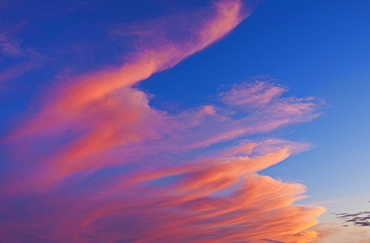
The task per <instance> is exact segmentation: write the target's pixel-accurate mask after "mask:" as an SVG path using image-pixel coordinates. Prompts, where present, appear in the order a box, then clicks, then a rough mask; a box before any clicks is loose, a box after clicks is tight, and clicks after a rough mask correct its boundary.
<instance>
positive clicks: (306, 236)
mask: <svg viewBox="0 0 370 243" xmlns="http://www.w3.org/2000/svg"><path fill="white" fill-rule="evenodd" d="M205 14H206V16H207V18H204V15H205ZM247 15H248V14H246V11H245V10H244V8H243V6H242V2H240V1H219V2H218V3H216V4H215V5H214V6H213V8H211V10H207V11H206V12H202V13H201V12H200V13H199V15H198V14H195V15H194V16H198V18H199V20H200V24H199V25H197V26H196V27H194V26H191V25H190V26H189V27H188V29H186V31H185V32H184V33H185V34H186V36H185V37H182V38H179V39H178V40H175V39H167V41H164V42H162V41H158V40H163V38H165V39H166V35H165V34H161V36H159V37H157V38H155V40H153V42H149V44H146V45H145V46H143V45H142V44H141V43H140V42H138V43H137V44H138V46H137V47H136V49H137V50H136V52H135V53H134V54H132V56H131V58H130V60H128V61H127V62H125V64H124V65H123V66H122V67H119V68H112V69H109V70H103V71H99V72H96V73H91V74H87V75H85V76H81V77H78V78H74V79H71V80H68V81H66V82H64V83H61V84H58V85H56V86H55V87H54V88H53V89H51V90H50V91H48V92H47V93H46V94H45V95H44V96H43V97H42V98H41V100H42V103H44V104H45V105H43V106H41V107H40V109H39V111H37V112H36V113H35V114H32V115H31V116H30V117H27V118H26V119H25V120H24V121H22V122H20V123H19V124H17V125H16V126H15V128H14V130H13V131H12V132H10V134H9V135H8V136H7V137H5V138H4V139H2V141H1V142H2V144H1V146H3V147H5V148H6V149H7V151H8V153H7V156H6V161H7V166H6V173H4V176H2V178H3V179H2V183H1V185H2V186H1V191H2V192H3V194H2V196H1V200H0V204H1V207H0V208H1V211H0V214H1V216H2V217H1V218H2V220H0V226H1V227H0V228H1V234H2V235H3V236H4V239H5V240H7V241H27V240H35V241H40V242H42V241H56V242H62V241H71V242H72V241H73V242H85V241H89V242H101V241H108V242H111V241H112V242H114V241H120V240H124V241H127V242H131V241H133V242H215V241H218V242H241V241H256V242H258V241H267V242H268V241H270V242H279V241H281V242H309V241H311V240H313V239H315V238H316V237H317V233H316V232H315V231H311V230H308V229H309V228H311V227H312V226H314V225H315V224H316V220H315V218H316V217H318V216H319V215H320V214H322V213H323V212H324V209H323V208H320V207H304V206H300V205H295V204H294V203H295V202H296V201H297V200H299V199H302V198H304V197H305V196H304V195H303V194H304V193H305V190H306V189H305V187H304V186H303V185H301V184H294V183H285V182H282V181H280V180H276V179H273V178H271V177H268V176H262V175H259V174H258V172H259V171H261V170H263V169H266V168H268V167H270V166H272V165H274V164H277V163H279V162H281V161H283V160H284V159H286V158H288V157H289V156H291V155H292V154H295V153H299V152H302V151H304V150H306V149H308V148H309V145H307V144H299V143H295V142H291V141H286V140H281V139H275V138H269V139H259V140H256V141H252V140H249V139H248V136H249V135H256V134H260V133H267V132H270V131H272V130H274V129H277V128H279V127H282V126H286V125H289V124H295V123H300V122H308V121H310V120H312V119H314V118H315V117H317V116H318V115H319V113H320V112H319V106H320V102H319V101H318V100H316V99H314V98H294V97H282V93H283V92H285V91H286V88H285V87H283V86H279V85H276V84H274V83H272V82H269V81H258V82H253V83H248V84H240V85H236V86H234V87H232V88H231V89H230V90H229V91H227V92H223V93H221V94H220V95H219V100H217V101H215V104H213V105H207V106H200V107H196V108H193V109H189V110H185V111H183V112H181V113H179V114H176V115H174V114H169V113H167V112H165V111H160V110H157V109H155V108H153V107H151V106H150V105H149V98H148V97H149V96H148V94H146V93H144V92H143V91H141V90H139V89H137V88H135V87H134V85H135V84H136V83H138V82H140V81H142V80H144V79H147V78H148V77H150V76H151V75H152V74H153V73H155V72H159V71H162V70H164V69H167V68H171V67H172V66H174V65H176V64H177V63H179V62H180V61H181V60H183V59H184V58H186V57H188V56H190V55H192V54H194V53H196V52H198V51H200V50H202V49H204V48H205V47H207V46H208V45H210V44H212V43H214V42H215V41H217V40H219V39H220V38H222V37H223V36H224V35H226V34H227V33H229V32H230V31H231V30H232V29H234V28H235V27H236V26H237V25H238V24H239V23H240V22H241V21H242V19H243V18H245V17H247ZM194 16H192V19H186V18H184V19H183V21H182V22H181V23H184V22H185V23H187V22H186V21H188V23H191V22H194ZM155 24H157V23H155ZM162 25H163V24H161V25H160V26H157V27H156V28H157V29H163V33H166V25H163V26H162ZM185 26H187V25H185ZM115 34H116V35H120V33H115ZM136 34H139V37H140V36H141V38H144V37H145V35H148V34H147V33H146V32H145V31H144V32H139V33H136ZM151 35H152V33H150V34H149V36H151ZM143 36H144V37H143ZM144 40H145V38H144ZM139 44H140V45H139Z"/></svg>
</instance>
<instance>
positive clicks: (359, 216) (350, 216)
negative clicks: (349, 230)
mask: <svg viewBox="0 0 370 243" xmlns="http://www.w3.org/2000/svg"><path fill="white" fill-rule="evenodd" d="M336 216H337V217H338V218H340V219H345V220H346V223H351V224H353V225H355V226H370V211H363V212H358V213H337V214H336Z"/></svg>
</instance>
